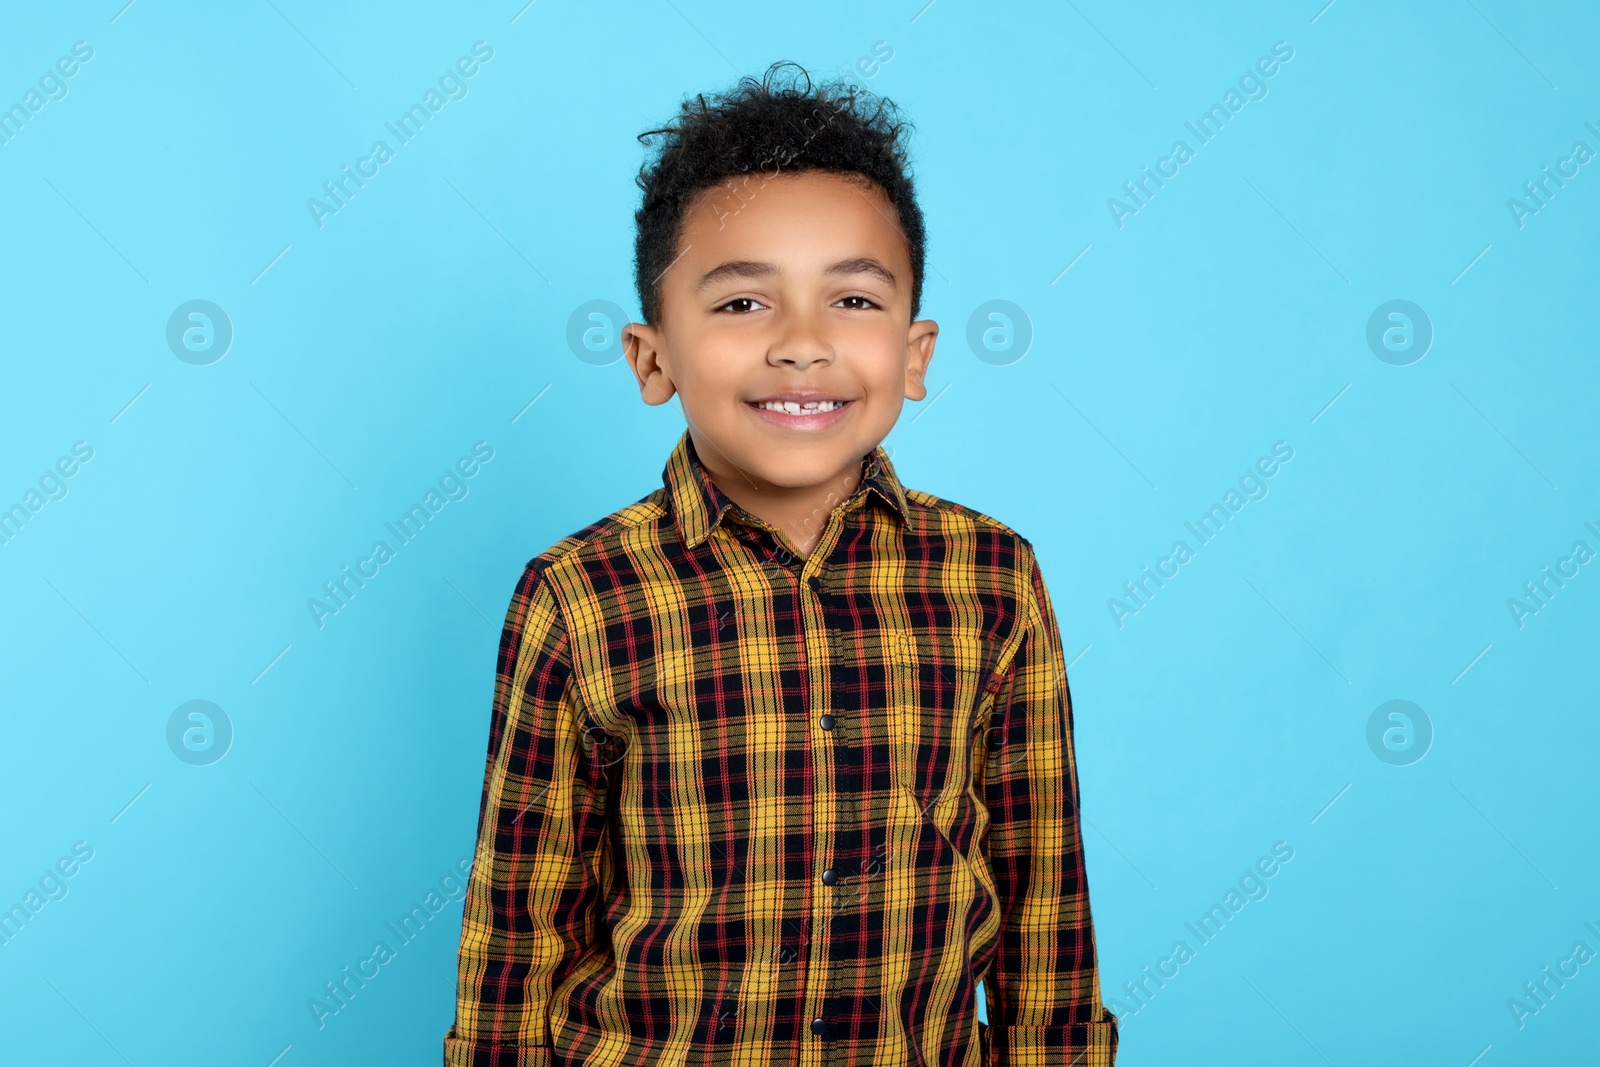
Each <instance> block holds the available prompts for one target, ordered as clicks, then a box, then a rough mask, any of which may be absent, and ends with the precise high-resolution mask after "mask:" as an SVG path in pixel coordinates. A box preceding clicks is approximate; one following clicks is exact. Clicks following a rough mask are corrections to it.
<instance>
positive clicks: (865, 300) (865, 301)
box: [838, 296, 878, 311]
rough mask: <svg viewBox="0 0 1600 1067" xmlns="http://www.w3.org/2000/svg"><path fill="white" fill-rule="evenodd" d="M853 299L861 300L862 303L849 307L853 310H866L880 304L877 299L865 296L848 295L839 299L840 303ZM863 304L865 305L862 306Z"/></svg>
mask: <svg viewBox="0 0 1600 1067" xmlns="http://www.w3.org/2000/svg"><path fill="white" fill-rule="evenodd" d="M852 300H856V301H860V305H858V306H855V307H851V308H850V309H849V310H851V311H865V310H867V308H875V307H877V306H878V304H877V303H876V302H875V301H872V300H869V299H868V298H866V297H864V296H846V297H841V298H840V299H839V300H838V303H840V304H845V303H848V302H849V301H852ZM861 305H864V306H861Z"/></svg>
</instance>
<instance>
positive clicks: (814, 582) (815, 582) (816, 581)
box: [806, 574, 822, 593]
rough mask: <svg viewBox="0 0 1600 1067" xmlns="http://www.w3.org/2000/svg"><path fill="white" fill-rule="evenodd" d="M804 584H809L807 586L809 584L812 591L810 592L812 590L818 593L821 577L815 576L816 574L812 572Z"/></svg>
mask: <svg viewBox="0 0 1600 1067" xmlns="http://www.w3.org/2000/svg"><path fill="white" fill-rule="evenodd" d="M806 584H807V585H809V586H811V591H812V592H813V593H820V592H822V579H821V578H819V577H817V576H816V575H815V574H813V575H812V576H811V577H810V578H809V579H808V580H807V582H806Z"/></svg>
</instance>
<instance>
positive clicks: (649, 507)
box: [522, 489, 671, 585]
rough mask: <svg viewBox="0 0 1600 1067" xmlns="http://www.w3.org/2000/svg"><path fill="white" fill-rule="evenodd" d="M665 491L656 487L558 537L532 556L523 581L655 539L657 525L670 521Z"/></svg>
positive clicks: (547, 578) (549, 576)
mask: <svg viewBox="0 0 1600 1067" xmlns="http://www.w3.org/2000/svg"><path fill="white" fill-rule="evenodd" d="M670 521H671V517H670V515H669V514H668V511H667V501H666V490H665V489H656V490H654V491H652V492H650V493H647V494H645V495H644V496H642V497H640V498H639V499H638V500H636V501H634V502H633V503H632V504H629V505H628V506H627V507H624V508H618V509H617V510H616V511H613V512H612V513H611V514H609V515H607V516H605V517H604V518H601V519H596V520H595V521H594V522H591V523H589V525H587V526H585V527H583V528H582V529H580V530H574V531H573V532H572V533H570V534H568V535H567V536H565V537H563V538H561V539H560V540H559V541H557V542H556V543H555V544H553V545H551V546H550V547H549V548H547V549H545V550H544V551H543V552H540V553H539V554H538V555H536V556H534V557H533V558H532V559H530V560H529V561H528V563H527V566H526V567H525V568H524V569H523V578H522V581H523V584H524V585H529V584H538V583H539V582H540V581H552V580H558V579H559V578H560V577H561V576H562V575H563V574H564V573H566V572H567V571H569V570H570V569H571V568H572V567H575V566H576V567H582V566H583V565H584V564H585V562H587V561H590V560H593V559H596V558H603V557H606V556H614V555H616V554H618V553H626V552H627V551H628V550H629V549H630V548H632V547H634V546H635V545H637V544H642V543H644V542H648V541H653V540H657V539H659V537H660V528H659V527H660V524H661V523H662V522H670Z"/></svg>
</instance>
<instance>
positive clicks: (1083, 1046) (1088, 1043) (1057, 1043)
mask: <svg viewBox="0 0 1600 1067" xmlns="http://www.w3.org/2000/svg"><path fill="white" fill-rule="evenodd" d="M989 1037H990V1042H989V1045H990V1049H989V1060H988V1062H987V1063H986V1064H985V1065H984V1067H1113V1065H1114V1064H1115V1063H1116V1059H1117V1017H1116V1016H1115V1015H1113V1014H1111V1013H1110V1012H1109V1011H1108V1012H1106V1013H1105V1017H1104V1018H1103V1019H1101V1020H1099V1021H1096V1022H1088V1023H1069V1024H1067V1025H1066V1026H1008V1027H1005V1028H1004V1032H1003V1033H1000V1032H994V1033H991V1034H990V1035H989Z"/></svg>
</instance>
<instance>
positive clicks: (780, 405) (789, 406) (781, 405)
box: [756, 400, 845, 415]
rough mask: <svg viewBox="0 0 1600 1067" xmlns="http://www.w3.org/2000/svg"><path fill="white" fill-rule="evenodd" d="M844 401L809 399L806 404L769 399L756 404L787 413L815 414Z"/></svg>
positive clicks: (842, 403)
mask: <svg viewBox="0 0 1600 1067" xmlns="http://www.w3.org/2000/svg"><path fill="white" fill-rule="evenodd" d="M844 403H845V402H844V401H843V400H808V401H806V402H805V403H804V404H797V403H795V402H794V401H793V400H768V401H766V402H765V403H762V404H758V405H756V406H757V407H761V408H765V409H766V410H768V411H781V412H783V413H784V414H785V415H815V414H817V413H818V412H822V411H832V410H833V409H834V408H837V407H843V406H844Z"/></svg>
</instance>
